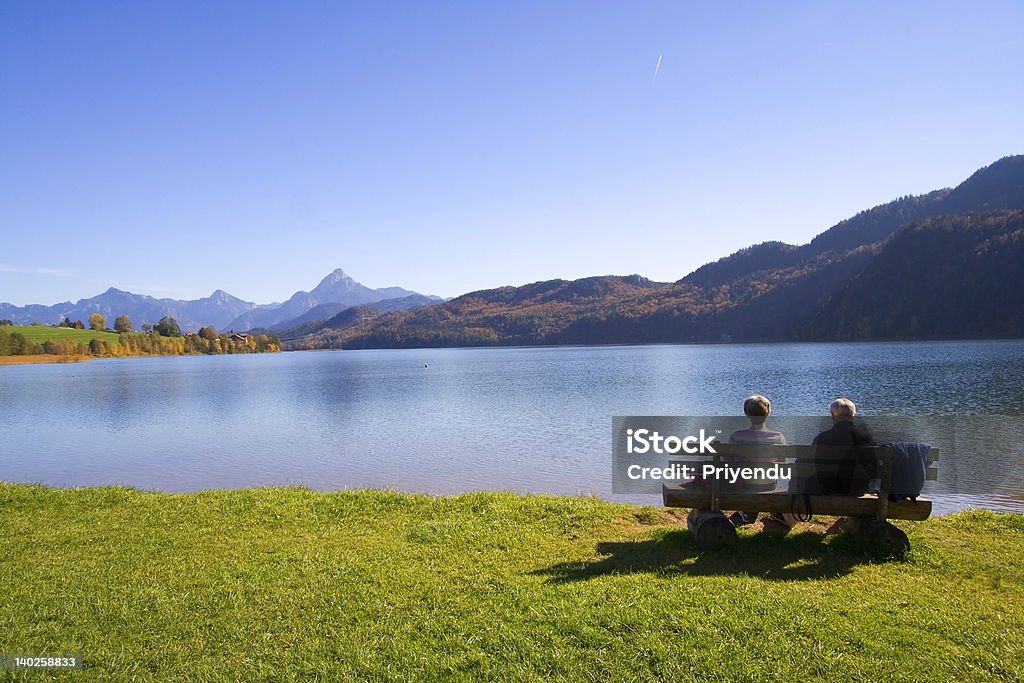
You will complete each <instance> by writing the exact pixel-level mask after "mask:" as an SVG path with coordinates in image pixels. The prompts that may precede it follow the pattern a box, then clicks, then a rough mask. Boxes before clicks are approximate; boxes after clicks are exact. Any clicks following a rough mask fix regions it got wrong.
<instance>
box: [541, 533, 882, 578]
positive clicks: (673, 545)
mask: <svg viewBox="0 0 1024 683" xmlns="http://www.w3.org/2000/svg"><path fill="white" fill-rule="evenodd" d="M826 538H827V537H825V536H823V535H822V534H819V533H815V532H811V531H806V532H801V533H792V534H789V535H788V536H785V537H782V538H779V537H777V536H769V535H767V534H756V535H753V536H742V537H740V538H738V539H737V540H736V543H735V544H733V545H731V546H729V547H726V548H722V549H719V550H709V551H702V550H700V549H699V548H698V547H697V544H696V543H695V542H694V540H693V537H692V536H691V535H690V532H689V531H684V530H673V531H668V532H665V533H663V534H662V535H660V536H659V537H657V538H654V539H648V540H643V541H627V542H614V543H613V542H606V543H598V544H597V553H598V555H602V556H604V557H601V558H599V559H597V560H594V561H591V562H563V563H560V564H556V565H553V566H551V567H546V568H544V569H538V570H536V571H534V572H531V573H532V574H534V575H540V576H548V577H549V579H548V581H549V582H551V583H569V582H573V581H584V580H587V579H592V578H596V577H599V576H607V575H610V574H639V573H656V574H661V575H672V574H682V575H689V576H754V577H759V578H762V579H768V580H771V581H804V580H810V579H834V578H838V577H840V576H845V575H846V574H849V573H850V572H851V571H853V568H854V567H856V566H857V565H861V564H872V563H875V562H877V561H878V558H876V557H874V556H873V555H872V554H871V552H870V549H868V548H866V547H865V546H864V545H863V544H862V543H861V542H860V541H858V540H857V539H855V538H852V537H849V536H846V535H840V536H836V537H828V540H826Z"/></svg>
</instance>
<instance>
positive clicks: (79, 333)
mask: <svg viewBox="0 0 1024 683" xmlns="http://www.w3.org/2000/svg"><path fill="white" fill-rule="evenodd" d="M2 329H3V330H4V332H6V333H7V334H14V333H18V334H20V335H22V336H23V337H25V339H27V340H29V341H32V342H36V343H37V344H42V343H43V342H46V341H50V340H51V339H71V340H72V341H76V342H82V343H83V344H88V343H89V342H90V341H92V340H93V339H99V340H100V341H103V342H107V343H116V342H117V340H118V335H117V333H116V332H97V331H96V330H76V329H73V328H70V327H48V326H45V325H15V326H13V327H9V326H8V327H4V328H2Z"/></svg>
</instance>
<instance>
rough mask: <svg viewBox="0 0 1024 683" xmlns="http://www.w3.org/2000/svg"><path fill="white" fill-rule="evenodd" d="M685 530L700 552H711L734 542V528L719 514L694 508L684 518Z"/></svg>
mask: <svg viewBox="0 0 1024 683" xmlns="http://www.w3.org/2000/svg"><path fill="white" fill-rule="evenodd" d="M686 528H687V529H689V530H690V534H691V535H692V536H693V538H694V540H695V541H697V546H698V547H699V548H700V549H701V550H712V549H714V548H721V547H722V546H726V545H729V544H730V543H732V542H734V541H735V540H736V527H734V526H733V524H732V522H730V521H729V519H728V518H727V517H726V516H725V515H723V514H722V513H721V512H712V511H711V510H703V509H700V508H694V509H693V510H690V514H689V515H687V517H686Z"/></svg>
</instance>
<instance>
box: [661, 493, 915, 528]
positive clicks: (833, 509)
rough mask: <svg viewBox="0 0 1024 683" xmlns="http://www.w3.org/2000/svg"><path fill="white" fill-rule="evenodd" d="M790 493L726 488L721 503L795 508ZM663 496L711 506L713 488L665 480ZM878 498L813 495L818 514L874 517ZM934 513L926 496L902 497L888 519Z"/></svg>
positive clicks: (681, 503)
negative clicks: (905, 498) (687, 485)
mask: <svg viewBox="0 0 1024 683" xmlns="http://www.w3.org/2000/svg"><path fill="white" fill-rule="evenodd" d="M793 498H794V497H793V496H792V495H791V494H789V493H754V492H746V491H723V492H721V493H720V494H719V503H720V505H721V508H722V509H724V510H758V511H761V512H782V513H785V512H793V511H794V510H793V507H794V500H793ZM662 499H663V500H664V504H665V506H666V507H684V508H706V509H712V496H711V491H710V490H699V489H694V488H693V487H680V486H679V485H678V484H664V485H663V486H662ZM878 502H879V501H878V498H877V497H876V496H874V495H871V494H865V495H863V496H859V497H858V496H833V495H816V496H811V512H813V513H814V514H816V515H833V516H837V517H874V516H875V514H876V513H877V511H878ZM802 509H803V497H802V496H797V497H796V511H797V512H800V511H802ZM931 513H932V502H931V501H930V500H928V499H926V498H918V499H917V501H916V502H915V501H911V500H903V501H900V502H899V503H889V504H888V509H887V510H886V517H887V518H888V519H909V520H916V521H920V520H924V519H928V517H929V516H930V515H931Z"/></svg>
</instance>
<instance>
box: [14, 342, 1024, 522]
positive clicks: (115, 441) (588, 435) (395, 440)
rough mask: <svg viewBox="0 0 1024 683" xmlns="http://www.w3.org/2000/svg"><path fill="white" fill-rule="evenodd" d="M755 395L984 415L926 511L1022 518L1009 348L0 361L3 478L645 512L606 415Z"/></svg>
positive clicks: (726, 406)
mask: <svg viewBox="0 0 1024 683" xmlns="http://www.w3.org/2000/svg"><path fill="white" fill-rule="evenodd" d="M424 364H427V365H428V366H429V367H424ZM755 392H757V393H763V394H765V395H767V396H769V397H770V398H771V399H772V402H773V405H774V411H775V413H776V414H777V415H823V414H824V413H825V412H826V411H827V406H828V403H829V402H830V401H831V400H832V399H833V398H835V397H836V396H838V395H845V396H848V397H850V398H851V399H853V400H854V401H855V402H856V403H857V404H858V407H859V410H860V411H861V412H862V413H863V414H864V415H865V416H872V415H874V416H904V417H908V418H911V417H913V416H921V415H929V416H932V415H947V416H955V417H963V416H980V417H982V418H984V419H993V420H996V421H995V422H992V423H986V424H992V425H994V426H993V427H992V428H991V430H990V431H992V432H995V433H990V434H988V436H987V437H986V438H985V439H984V442H983V443H979V444H977V448H974V447H972V446H971V445H970V444H967V443H963V444H960V446H959V447H958V448H957V449H956V456H957V457H956V459H955V460H950V461H947V460H946V450H945V447H944V448H943V460H942V461H941V462H940V482H938V483H937V484H930V486H931V495H932V497H933V498H934V499H935V500H936V508H937V510H938V511H940V512H948V511H951V510H953V509H957V508H960V507H965V506H969V505H977V506H982V507H993V508H996V509H1003V510H1015V511H1024V496H1022V495H1021V493H1020V481H1021V480H1020V475H1019V474H1018V471H1019V469H1020V467H1021V466H1022V465H1024V449H1022V443H1024V433H1022V432H1021V429H1020V427H1019V423H1020V417H1021V405H1022V399H1024V342H1022V341H972V342H927V343H923V342H919V343H871V344H770V345H768V344H764V345H761V344H738V345H704V346H618V347H554V348H551V347H542V348H499V349H423V350H403V351H346V352H333V353H332V352H323V353H284V354H272V355H253V356H212V357H182V358H141V359H116V360H114V359H111V360H97V361H91V362H88V363H82V364H61V365H27V366H9V367H0V430H2V443H0V479H4V480H7V481H17V482H41V483H45V484H48V485H54V486H93V485H102V484H124V485H128V486H133V487H137V488H143V489H154V490H161V491H195V490H199V489H206V488H224V487H246V486H270V485H288V484H301V485H305V486H309V487H311V488H315V489H320V490H338V489H345V488H361V487H393V488H396V489H400V490H405V491H425V492H431V493H454V492H459V491H468V490H480V489H487V490H513V491H519V492H543V493H560V494H577V493H593V494H596V495H599V496H602V497H606V498H609V499H612V500H630V502H639V503H645V504H654V505H657V504H659V502H660V501H659V500H658V499H657V497H651V496H646V497H634V498H631V499H629V498H622V497H619V496H612V495H611V493H610V492H611V470H610V467H611V465H610V463H611V456H610V435H611V417H612V416H613V415H723V414H735V413H737V412H738V411H740V409H741V405H742V401H743V399H744V398H745V397H746V396H748V395H749V394H751V393H755ZM987 416H1001V417H997V418H990V417H987ZM950 424H952V422H950ZM972 424H975V425H977V424H982V423H972ZM960 434H961V435H962V431H961V432H960ZM951 438H952V437H951ZM972 438H973V437H972ZM971 458H975V459H974V460H971ZM943 467H946V470H944V469H943ZM975 469H976V470H978V471H979V472H980V471H982V470H984V471H985V472H987V474H986V475H985V476H988V477H989V478H990V479H993V480H1005V481H1002V483H1000V482H999V481H995V483H993V481H985V482H982V484H984V486H985V487H987V488H984V490H985V491H995V492H996V494H995V495H987V494H986V495H979V491H980V490H981V489H980V488H979V486H980V485H972V482H971V481H970V477H971V476H973V475H972V474H971V472H972V471H973V470H975ZM943 472H946V473H948V474H949V475H950V476H949V481H947V482H943V481H941V479H943V477H942V473H943ZM954 473H956V476H953V475H954ZM964 477H967V479H965V478H964ZM974 483H975V484H977V482H974ZM952 491H957V492H958V493H953V492H952Z"/></svg>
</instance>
